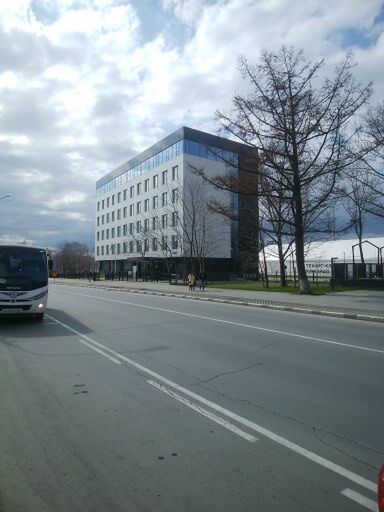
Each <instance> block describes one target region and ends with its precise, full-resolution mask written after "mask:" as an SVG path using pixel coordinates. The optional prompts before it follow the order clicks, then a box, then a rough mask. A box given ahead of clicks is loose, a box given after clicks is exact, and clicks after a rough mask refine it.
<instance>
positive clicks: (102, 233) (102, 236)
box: [101, 229, 104, 240]
mask: <svg viewBox="0 0 384 512" xmlns="http://www.w3.org/2000/svg"><path fill="white" fill-rule="evenodd" d="M101 239H102V240H104V229H103V231H102V232H101Z"/></svg>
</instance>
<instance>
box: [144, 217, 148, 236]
mask: <svg viewBox="0 0 384 512" xmlns="http://www.w3.org/2000/svg"><path fill="white" fill-rule="evenodd" d="M148 231H149V219H145V221H144V232H145V233H148Z"/></svg>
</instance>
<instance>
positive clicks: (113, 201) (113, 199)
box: [112, 194, 115, 206]
mask: <svg viewBox="0 0 384 512" xmlns="http://www.w3.org/2000/svg"><path fill="white" fill-rule="evenodd" d="M114 204H115V194H113V195H112V206H113V205H114Z"/></svg>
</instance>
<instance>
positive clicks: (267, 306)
mask: <svg viewBox="0 0 384 512" xmlns="http://www.w3.org/2000/svg"><path fill="white" fill-rule="evenodd" d="M54 284H58V285H64V286H79V287H82V288H93V289H99V290H109V291H118V292H127V293H139V294H141V295H157V296H162V297H177V298H179V299H190V300H200V301H205V302H219V303H222V304H234V305H237V306H248V307H253V308H261V309H274V310H278V311H290V312H292V313H303V314H306V315H317V316H329V317H333V318H346V319H348V320H364V321H366V322H381V323H384V316H373V315H366V314H363V313H341V312H338V311H323V310H319V309H310V308H306V307H303V308H298V307H293V306H275V305H273V304H255V303H253V302H245V301H237V300H227V299H219V298H216V297H198V296H195V297H193V296H191V295H185V294H182V293H180V294H178V293H167V292H156V291H151V290H142V289H135V288H126V287H118V286H92V285H88V284H78V283H73V284H72V283H54Z"/></svg>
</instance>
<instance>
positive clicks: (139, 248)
mask: <svg viewBox="0 0 384 512" xmlns="http://www.w3.org/2000/svg"><path fill="white" fill-rule="evenodd" d="M136 252H141V242H140V240H138V241H137V242H136Z"/></svg>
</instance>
